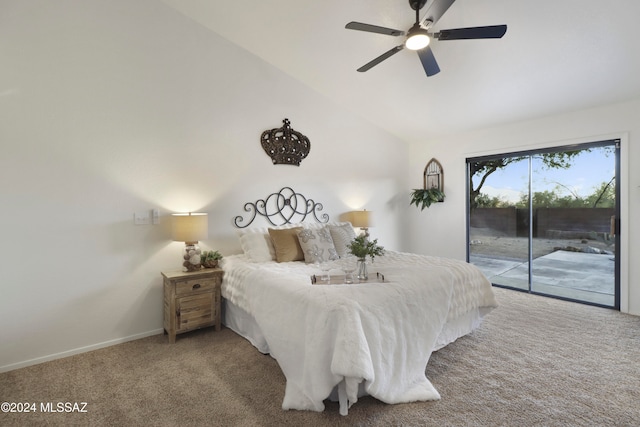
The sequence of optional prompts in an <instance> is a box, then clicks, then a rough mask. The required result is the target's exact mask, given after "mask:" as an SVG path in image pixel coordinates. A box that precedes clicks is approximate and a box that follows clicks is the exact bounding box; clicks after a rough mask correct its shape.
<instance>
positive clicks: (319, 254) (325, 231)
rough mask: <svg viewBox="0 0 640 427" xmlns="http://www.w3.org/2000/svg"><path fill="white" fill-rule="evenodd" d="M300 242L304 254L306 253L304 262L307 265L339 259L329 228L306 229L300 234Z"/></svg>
mask: <svg viewBox="0 0 640 427" xmlns="http://www.w3.org/2000/svg"><path fill="white" fill-rule="evenodd" d="M298 241H299V243H300V247H301V248H302V252H304V260H305V262H307V263H314V262H324V261H329V260H333V259H338V258H339V256H338V252H337V251H336V247H335V246H334V244H333V239H332V238H331V232H330V231H329V228H328V227H322V228H316V229H311V228H305V229H303V230H301V231H300V232H299V233H298Z"/></svg>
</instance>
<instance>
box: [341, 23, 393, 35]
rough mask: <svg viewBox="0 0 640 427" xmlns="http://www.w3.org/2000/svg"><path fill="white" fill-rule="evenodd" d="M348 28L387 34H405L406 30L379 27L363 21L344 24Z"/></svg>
mask: <svg viewBox="0 0 640 427" xmlns="http://www.w3.org/2000/svg"><path fill="white" fill-rule="evenodd" d="M344 27H345V28H346V29H348V30H358V31H367V32H369V33H378V34H384V35H387V36H403V35H404V31H400V30H394V29H393V28H387V27H379V26H377V25H371V24H363V23H362V22H354V21H352V22H349V23H348V24H347V25H345V26H344Z"/></svg>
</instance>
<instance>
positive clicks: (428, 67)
mask: <svg viewBox="0 0 640 427" xmlns="http://www.w3.org/2000/svg"><path fill="white" fill-rule="evenodd" d="M417 52H418V56H419V57H420V62H422V68H424V72H425V73H427V77H431V76H434V75H436V74H438V73H439V72H440V67H439V66H438V62H437V61H436V57H435V56H434V55H433V51H432V50H431V46H427V47H425V48H424V49H420V50H418V51H417Z"/></svg>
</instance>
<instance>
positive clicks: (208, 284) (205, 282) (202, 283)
mask: <svg viewBox="0 0 640 427" xmlns="http://www.w3.org/2000/svg"><path fill="white" fill-rule="evenodd" d="M215 285H216V281H215V280H214V279H190V280H181V281H179V282H176V295H187V294H190V293H194V292H202V291H211V290H212V289H213V288H214V287H215Z"/></svg>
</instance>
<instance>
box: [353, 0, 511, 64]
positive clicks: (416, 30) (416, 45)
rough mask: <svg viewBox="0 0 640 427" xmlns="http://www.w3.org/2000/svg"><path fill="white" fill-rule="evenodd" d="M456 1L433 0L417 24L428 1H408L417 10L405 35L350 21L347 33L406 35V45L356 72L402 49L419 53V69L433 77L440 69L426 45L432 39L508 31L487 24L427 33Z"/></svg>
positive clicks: (499, 34)
mask: <svg viewBox="0 0 640 427" xmlns="http://www.w3.org/2000/svg"><path fill="white" fill-rule="evenodd" d="M454 1H455V0H433V1H431V3H430V4H429V7H427V9H426V13H425V16H424V18H422V21H420V9H422V8H423V7H424V5H425V4H426V3H427V0H409V5H410V6H411V9H413V10H415V11H416V22H415V24H413V26H412V27H411V28H410V29H409V30H408V31H407V32H406V33H405V32H404V31H401V30H394V29H393V28H386V27H379V26H377V25H371V24H363V23H362V22H349V23H348V24H347V25H346V26H345V28H347V29H349V30H359V31H367V32H370V33H378V34H385V35H388V36H394V37H398V36H404V35H406V39H405V42H404V43H403V44H401V45H398V46H396V47H394V48H392V49H390V50H388V51H386V52H385V53H383V54H382V55H380V56H378V57H377V58H375V59H374V60H372V61H370V62H368V63H366V64H364V65H363V66H362V67H360V68H358V71H359V72H361V73H363V72H365V71H367V70H369V69H371V68H373V67H375V66H376V65H378V64H379V63H381V62H382V61H384V60H385V59H388V58H390V57H391V56H393V55H395V54H396V53H398V52H400V51H401V50H402V49H404V48H405V47H406V48H407V49H410V50H415V51H417V52H418V56H419V57H420V62H422V67H423V68H424V71H425V72H426V73H427V76H433V75H435V74H438V73H439V72H440V67H439V66H438V62H437V61H436V58H435V56H434V55H433V51H432V50H431V47H430V46H429V42H430V41H431V39H436V40H469V39H499V38H502V36H504V34H505V33H506V32H507V26H506V25H490V26H485V27H469V28H454V29H450V30H442V31H440V32H430V31H429V30H430V29H431V27H432V26H433V25H434V24H435V23H436V22H438V19H440V17H442V15H444V13H445V12H446V11H447V9H449V7H451V5H452V4H453V2H454Z"/></svg>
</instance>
